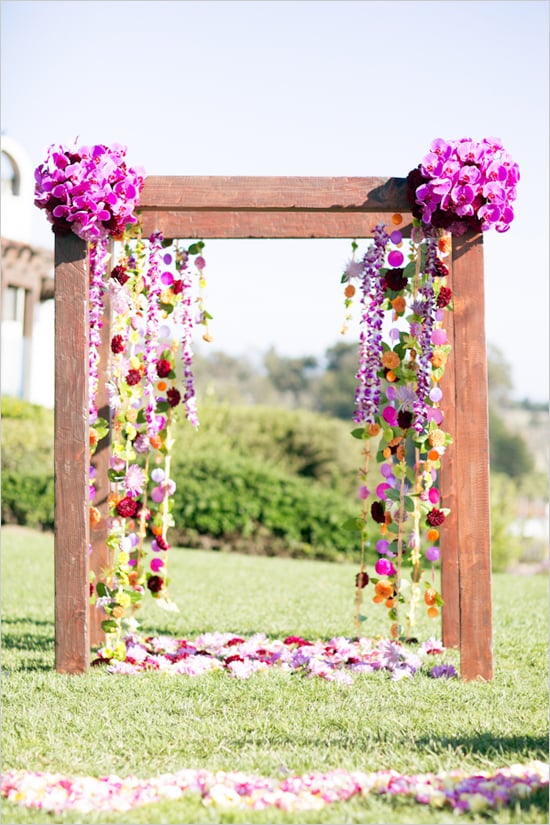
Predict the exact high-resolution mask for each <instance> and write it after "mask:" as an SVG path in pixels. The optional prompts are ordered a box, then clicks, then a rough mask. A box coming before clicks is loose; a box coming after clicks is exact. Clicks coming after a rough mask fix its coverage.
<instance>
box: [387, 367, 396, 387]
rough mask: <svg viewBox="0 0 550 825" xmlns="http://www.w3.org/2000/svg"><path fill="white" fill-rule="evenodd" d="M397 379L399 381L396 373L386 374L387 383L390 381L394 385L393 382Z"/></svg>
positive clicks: (389, 371) (390, 371)
mask: <svg viewBox="0 0 550 825" xmlns="http://www.w3.org/2000/svg"><path fill="white" fill-rule="evenodd" d="M396 379H397V376H396V374H395V373H394V372H392V370H388V371H387V373H386V381H389V382H390V384H393V382H394V381H395V380H396Z"/></svg>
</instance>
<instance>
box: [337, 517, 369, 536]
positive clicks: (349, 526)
mask: <svg viewBox="0 0 550 825" xmlns="http://www.w3.org/2000/svg"><path fill="white" fill-rule="evenodd" d="M363 526H364V524H363V520H362V519H360V518H348V519H346V521H345V522H344V523H343V524H342V530H348V531H349V532H350V533H360V532H361V531H362V529H363Z"/></svg>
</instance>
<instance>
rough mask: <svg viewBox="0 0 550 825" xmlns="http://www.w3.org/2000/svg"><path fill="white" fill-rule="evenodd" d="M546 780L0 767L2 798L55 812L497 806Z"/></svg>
mask: <svg viewBox="0 0 550 825" xmlns="http://www.w3.org/2000/svg"><path fill="white" fill-rule="evenodd" d="M546 786H548V766H547V765H545V764H543V763H542V762H531V763H529V764H526V765H512V766H511V767H509V768H502V769H500V770H497V771H493V772H483V773H478V774H473V775H469V774H467V773H465V772H462V771H450V772H445V773H437V774H434V773H426V774H400V773H397V772H396V771H376V772H374V773H362V772H361V771H346V770H333V771H328V772H326V773H309V774H304V775H302V776H292V777H288V778H286V779H283V780H277V779H271V778H268V777H263V776H255V775H253V774H245V773H241V772H229V773H225V772H222V771H219V772H211V771H207V770H190V769H188V770H181V771H178V772H177V773H173V774H162V775H160V776H157V777H154V778H152V779H138V778H136V777H135V776H129V777H126V778H120V777H118V776H104V777H99V778H97V777H91V776H89V777H69V776H65V775H62V774H57V773H40V772H32V771H15V770H14V771H6V773H5V774H4V775H3V776H2V782H1V795H2V797H4V798H6V799H8V800H10V801H11V802H15V803H17V804H20V805H23V806H26V807H28V808H39V809H41V810H44V811H50V812H52V813H56V814H60V813H63V812H65V811H70V810H74V811H78V812H80V813H91V812H96V811H105V812H124V811H130V810H132V809H133V808H136V807H138V806H140V805H147V804H153V803H158V802H162V801H165V800H176V799H180V798H181V797H183V796H185V795H187V794H197V795H198V796H200V798H201V799H202V802H203V804H205V805H215V806H219V807H225V808H230V807H239V808H248V809H250V810H256V811H261V810H264V809H266V808H269V807H275V808H279V809H281V810H285V811H299V810H320V809H321V808H323V807H324V806H325V805H329V804H331V803H332V802H346V801H347V800H349V799H352V798H353V797H355V796H363V797H367V796H368V795H369V794H373V795H376V796H386V797H388V798H391V797H404V798H406V799H409V800H411V799H414V800H415V801H416V802H418V803H420V804H423V805H431V806H433V807H435V808H450V809H452V810H453V811H454V812H455V813H462V812H466V811H474V812H479V811H484V810H486V809H491V808H493V809H494V808H502V807H504V806H506V805H509V804H510V803H512V802H514V801H515V800H517V799H526V798H528V797H529V796H530V795H531V794H532V793H533V792H534V791H536V790H538V789H540V788H543V787H546Z"/></svg>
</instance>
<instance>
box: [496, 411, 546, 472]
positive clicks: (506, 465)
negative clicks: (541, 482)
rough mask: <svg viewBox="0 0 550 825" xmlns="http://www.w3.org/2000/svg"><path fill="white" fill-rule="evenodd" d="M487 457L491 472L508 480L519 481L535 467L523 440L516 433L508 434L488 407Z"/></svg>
mask: <svg viewBox="0 0 550 825" xmlns="http://www.w3.org/2000/svg"><path fill="white" fill-rule="evenodd" d="M489 455H490V463H491V470H492V471H493V472H495V473H504V474H505V475H507V476H509V477H510V478H514V479H520V478H522V476H525V475H527V474H528V473H532V472H533V470H534V467H535V461H534V458H533V455H532V453H531V451H530V450H529V447H528V446H527V443H526V441H525V439H524V438H522V436H521V435H519V434H518V433H512V432H510V430H509V429H508V428H507V427H506V424H505V423H504V420H503V419H502V418H501V416H500V415H499V414H498V412H497V411H496V410H495V409H494V407H492V406H491V407H489Z"/></svg>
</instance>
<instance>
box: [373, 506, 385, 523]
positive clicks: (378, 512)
mask: <svg viewBox="0 0 550 825" xmlns="http://www.w3.org/2000/svg"><path fill="white" fill-rule="evenodd" d="M370 514H371V516H372V517H373V519H374V520H375V521H376V522H378V524H384V523H385V521H386V510H385V508H384V505H383V504H382V502H381V501H373V502H372V504H371V507H370Z"/></svg>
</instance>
